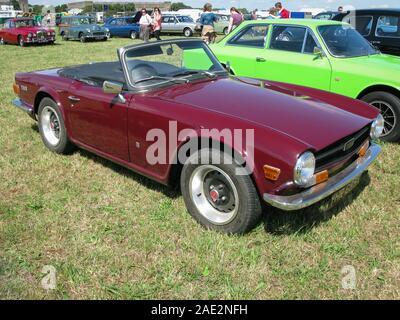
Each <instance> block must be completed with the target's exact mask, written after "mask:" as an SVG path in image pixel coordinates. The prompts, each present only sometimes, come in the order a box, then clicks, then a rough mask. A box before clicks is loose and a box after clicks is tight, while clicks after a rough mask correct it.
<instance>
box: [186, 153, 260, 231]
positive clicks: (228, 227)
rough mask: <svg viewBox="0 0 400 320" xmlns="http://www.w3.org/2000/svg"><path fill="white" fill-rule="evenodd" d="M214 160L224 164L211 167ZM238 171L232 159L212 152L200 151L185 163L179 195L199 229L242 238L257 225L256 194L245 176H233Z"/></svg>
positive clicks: (257, 197) (249, 179)
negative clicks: (180, 194) (197, 223)
mask: <svg viewBox="0 0 400 320" xmlns="http://www.w3.org/2000/svg"><path fill="white" fill-rule="evenodd" d="M217 157H220V159H225V160H224V161H221V163H220V164H213V163H212V159H217ZM204 159H208V160H209V161H208V163H204V161H203V162H202V161H201V160H204ZM226 160H228V161H226ZM241 169H242V168H241V167H240V166H239V165H238V164H236V163H235V161H234V159H232V157H230V156H228V155H227V154H225V153H223V152H221V151H219V150H214V149H212V150H208V149H201V150H200V151H197V152H196V153H195V154H193V155H192V156H191V157H189V159H188V160H187V161H186V163H185V164H184V166H183V168H182V174H181V191H182V195H183V199H184V201H185V204H186V207H187V209H188V211H189V213H190V214H191V215H192V217H193V218H194V219H195V220H196V221H198V222H199V223H200V224H201V225H203V226H204V227H206V228H209V229H214V230H217V231H219V232H223V233H228V234H242V233H245V232H247V231H249V230H251V229H252V228H253V227H254V226H255V225H256V224H257V223H258V222H259V220H260V218H261V212H262V210H261V203H260V199H259V196H258V193H257V190H256V188H255V186H254V184H253V182H252V180H251V178H250V176H249V175H248V174H246V175H238V174H237V171H238V170H241Z"/></svg>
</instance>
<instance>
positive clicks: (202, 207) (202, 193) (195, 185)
mask: <svg viewBox="0 0 400 320" xmlns="http://www.w3.org/2000/svg"><path fill="white" fill-rule="evenodd" d="M211 172H218V173H219V174H221V175H222V176H223V178H224V179H225V180H226V181H227V182H228V185H229V187H230V188H231V191H233V196H234V209H233V210H231V211H229V212H222V211H220V210H217V209H216V208H214V206H213V205H211V203H210V202H209V200H208V199H207V196H206V192H208V191H209V190H205V183H204V182H205V178H206V176H207V175H208V174H209V173H211ZM189 194H190V196H191V198H192V201H193V203H194V204H195V206H196V208H197V210H198V211H199V212H200V214H201V215H202V216H203V217H204V218H206V219H207V220H208V221H210V222H211V223H213V224H215V225H224V224H227V223H229V222H231V221H232V220H233V219H234V218H235V217H236V215H237V213H238V210H239V194H238V191H237V189H236V186H235V184H234V183H233V181H232V179H231V178H230V177H229V175H228V174H226V173H225V172H224V171H223V170H222V169H220V168H218V167H216V166H213V165H201V166H199V167H197V168H196V169H195V170H194V171H193V173H192V175H191V177H190V181H189Z"/></svg>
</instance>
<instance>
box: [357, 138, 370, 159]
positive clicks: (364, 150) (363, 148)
mask: <svg viewBox="0 0 400 320" xmlns="http://www.w3.org/2000/svg"><path fill="white" fill-rule="evenodd" d="M368 148H369V141H367V142H365V143H364V144H363V146H362V147H361V149H360V151H358V155H359V156H360V157H364V156H365V154H366V153H367V150H368Z"/></svg>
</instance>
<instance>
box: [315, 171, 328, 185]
mask: <svg viewBox="0 0 400 320" xmlns="http://www.w3.org/2000/svg"><path fill="white" fill-rule="evenodd" d="M328 178H329V173H328V170H324V171H321V172H318V173H317V174H315V183H316V184H318V183H322V182H325V181H326V180H328Z"/></svg>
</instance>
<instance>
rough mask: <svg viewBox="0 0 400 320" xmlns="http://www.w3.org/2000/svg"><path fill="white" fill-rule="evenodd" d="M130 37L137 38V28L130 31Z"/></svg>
mask: <svg viewBox="0 0 400 320" xmlns="http://www.w3.org/2000/svg"><path fill="white" fill-rule="evenodd" d="M130 37H131V39H132V40H135V39H136V38H137V37H138V33H137V32H136V31H135V30H132V31H131V33H130Z"/></svg>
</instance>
